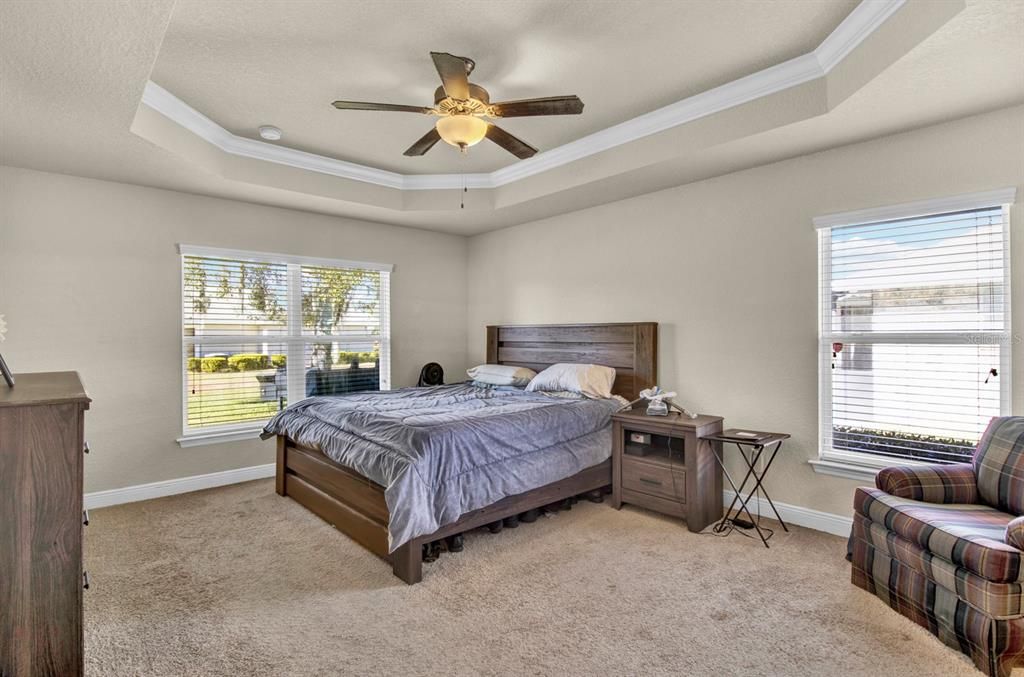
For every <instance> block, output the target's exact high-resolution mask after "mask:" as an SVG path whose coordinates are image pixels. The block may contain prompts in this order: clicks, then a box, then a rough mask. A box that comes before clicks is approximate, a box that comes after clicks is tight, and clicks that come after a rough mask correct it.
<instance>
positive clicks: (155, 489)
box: [85, 463, 276, 510]
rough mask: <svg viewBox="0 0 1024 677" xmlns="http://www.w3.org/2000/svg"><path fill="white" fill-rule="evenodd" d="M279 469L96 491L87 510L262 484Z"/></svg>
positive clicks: (272, 466) (88, 496)
mask: <svg viewBox="0 0 1024 677" xmlns="http://www.w3.org/2000/svg"><path fill="white" fill-rule="evenodd" d="M275 469H276V466H275V464H273V463H267V464H266V465H253V466H249V467H248V468H236V469H235V470H224V471H222V472H212V473H209V474H207V475H192V476H191V477H179V478H178V479H173V480H164V481H162V482H150V483H149V484H136V485H135V486H132V487H122V488H120V489H107V490H106V491H93V492H91V493H88V494H86V495H85V508H86V509H87V510H91V509H93V508H105V507H106V506H108V505H120V504H121V503H135V502H136V501H146V500H149V499H151V498H160V497H161V496H173V495H174V494H187V493H188V492H190V491H199V490H200V489H212V488H213V487H222V486H225V485H227V484H238V483H239V482H248V481H249V480H259V479H263V478H265V477H273V476H274V472H275Z"/></svg>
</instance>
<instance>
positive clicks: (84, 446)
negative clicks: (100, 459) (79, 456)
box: [82, 442, 89, 454]
mask: <svg viewBox="0 0 1024 677" xmlns="http://www.w3.org/2000/svg"><path fill="white" fill-rule="evenodd" d="M82 451H83V452H84V453H86V454H88V453H89V443H88V442H86V443H85V444H84V445H82Z"/></svg>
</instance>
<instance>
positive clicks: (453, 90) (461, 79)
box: [430, 52, 473, 101]
mask: <svg viewBox="0 0 1024 677" xmlns="http://www.w3.org/2000/svg"><path fill="white" fill-rule="evenodd" d="M430 58H432V59H433V60H434V66H436V67H437V74H438V75H440V76H441V83H442V84H443V85H444V93H445V94H447V95H448V96H450V97H452V98H453V99H461V100H463V101H465V100H466V99H468V98H469V72H470V71H472V70H473V66H472V65H470V64H472V63H473V60H472V59H466V58H464V57H461V56H455V55H454V54H449V53H447V52H431V53H430Z"/></svg>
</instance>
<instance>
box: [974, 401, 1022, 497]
mask: <svg viewBox="0 0 1024 677" xmlns="http://www.w3.org/2000/svg"><path fill="white" fill-rule="evenodd" d="M974 474H975V475H977V477H978V495H979V496H980V498H981V500H982V501H983V502H984V503H987V504H988V505H991V506H993V507H995V508H999V509H1000V510H1002V511H1004V512H1008V513H1010V514H1011V515H1020V514H1022V513H1024V416H1002V417H998V418H993V419H992V422H991V423H989V425H988V428H987V429H986V430H985V434H984V435H982V436H981V441H980V442H978V450H977V451H976V452H974Z"/></svg>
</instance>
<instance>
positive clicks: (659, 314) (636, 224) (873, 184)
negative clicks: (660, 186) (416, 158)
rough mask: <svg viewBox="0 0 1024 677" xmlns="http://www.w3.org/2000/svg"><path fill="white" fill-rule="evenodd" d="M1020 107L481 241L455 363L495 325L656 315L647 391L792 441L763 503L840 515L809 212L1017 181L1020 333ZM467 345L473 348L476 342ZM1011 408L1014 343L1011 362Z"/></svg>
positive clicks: (1023, 323) (1023, 178)
mask: <svg viewBox="0 0 1024 677" xmlns="http://www.w3.org/2000/svg"><path fill="white" fill-rule="evenodd" d="M1021 184H1024V108H1021V107H1018V108H1015V109H1008V110H1003V111H999V112H996V113H993V114H988V115H985V116H978V117H974V118H968V119H965V120H961V121H957V122H953V123H948V124H944V125H939V126H935V127H930V128H926V129H922V130H918V131H915V132H910V133H905V134H901V135H897V136H892V137H889V138H884V139H880V140H876V141H872V142H867V143H861V144H857V145H853V146H848V147H843V148H839V149H835V150H831V151H827V152H823V153H818V154H815V155H810V156H805V157H801V158H797V159H793V160H788V161H785V162H780V163H777V164H772V165H767V166H763V167H758V168H755V169H750V170H747V171H742V172H738V173H735V174H730V175H726V176H722V177H718V178H715V179H710V180H706V181H701V182H698V183H693V184H689V185H685V186H680V187H678V188H672V189H669V190H664V191H660V192H657V193H652V194H649V195H644V196H641V197H637V198H632V199H629V200H623V201H620V202H615V203H612V204H608V205H604V206H600V207H594V208H592V209H587V210H583V211H579V212H574V213H571V214H566V215H562V216H557V217H553V218H550V219H545V220H543V221H537V222H534V223H529V224H524V225H521V226H515V227H512V228H508V229H505V230H501V231H497V232H493V233H488V234H485V235H479V236H476V237H473V238H471V239H470V243H469V267H468V279H469V313H468V322H469V324H468V328H469V333H468V336H469V339H470V340H469V342H468V347H469V360H470V362H471V363H475V362H479V361H482V360H483V358H484V343H483V340H482V337H483V332H484V329H483V328H484V326H485V325H487V324H494V323H525V322H540V323H543V322H604V321H640V320H655V321H657V322H659V323H660V324H661V327H660V351H659V363H660V367H659V372H660V379H659V380H660V382H661V383H662V384H663V385H665V386H668V387H670V388H672V389H673V390H677V391H678V392H679V393H680V398H679V399H680V400H681V401H682V402H683V403H685V404H686V405H688V406H689V407H691V408H693V409H696V410H698V411H701V412H706V413H713V414H718V415H722V416H724V417H725V418H726V423H727V425H733V426H741V427H749V428H760V429H771V430H778V431H784V432H789V433H792V435H793V440H792V442H791V443H788V444H787V446H786V449H785V450H784V454H785V455H784V457H780V460H779V461H777V463H778V465H777V467H776V468H775V469H774V470H773V471H772V476H771V479H770V482H769V485H770V488H771V491H772V495H773V497H774V498H776V499H777V500H780V501H783V502H786V503H791V504H796V505H801V506H804V507H808V508H813V509H817V510H823V511H826V512H832V513H837V514H848V513H849V511H850V503H851V497H852V491H853V488H854V487H855V486H856V485H857V482H854V481H851V480H844V479H839V478H835V477H829V476H824V475H819V474H816V473H814V472H813V470H812V468H811V466H810V465H809V464H808V463H807V460H808V459H811V458H815V457H816V456H817V453H818V449H817V421H818V415H817V412H818V393H817V364H818V360H817V316H816V290H817V287H816V279H817V247H816V244H817V240H816V235H815V231H814V229H813V227H812V223H811V219H812V217H814V216H817V215H821V214H827V213H831V212H837V211H847V210H854V209H862V208H867V207H876V206H882V205H889V204H897V203H901V202H909V201H913V200H920V199H927V198H932V197H942V196H947V195H956V194H961V193H969V192H974V191H981V190H989V189H994V188H1002V187H1006V186H1011V185H1015V186H1017V187H1018V206H1017V207H1016V208H1014V209H1013V210H1012V212H1011V219H1012V222H1013V236H1014V240H1013V245H1012V247H1013V250H1012V265H1013V291H1014V294H1015V296H1014V308H1013V312H1014V317H1015V320H1014V327H1015V332H1016V335H1017V336H1021V335H1024V284H1022V281H1024V232H1022V229H1021V227H1022V225H1024V209H1022V208H1021V207H1020V203H1021V200H1024V195H1021V193H1024V187H1022V186H1021ZM477 337H480V338H481V340H475V339H476V338H477ZM1014 364H1015V367H1014V383H1015V388H1014V393H1015V397H1014V403H1015V404H1014V411H1015V412H1016V413H1024V346H1021V345H1019V344H1018V345H1017V347H1016V351H1015V355H1014Z"/></svg>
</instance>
